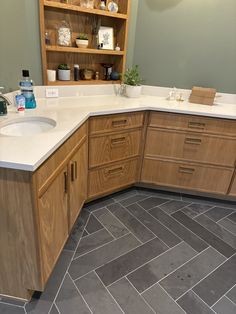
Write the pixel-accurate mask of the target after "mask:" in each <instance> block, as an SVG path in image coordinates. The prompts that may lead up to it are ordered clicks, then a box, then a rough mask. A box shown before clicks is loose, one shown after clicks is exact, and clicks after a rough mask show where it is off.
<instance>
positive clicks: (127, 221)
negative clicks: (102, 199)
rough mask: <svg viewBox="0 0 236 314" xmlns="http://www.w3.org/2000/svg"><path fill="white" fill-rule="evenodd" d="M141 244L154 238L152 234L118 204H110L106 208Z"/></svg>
mask: <svg viewBox="0 0 236 314" xmlns="http://www.w3.org/2000/svg"><path fill="white" fill-rule="evenodd" d="M107 208H108V209H109V211H110V212H111V213H112V214H113V215H115V216H116V217H117V218H118V219H119V220H120V221H121V222H122V223H123V224H124V225H125V226H126V227H127V228H128V229H129V230H130V231H131V232H132V233H133V234H134V235H135V236H136V237H137V238H138V239H139V240H140V241H141V242H143V243H145V242H147V241H149V240H151V239H153V238H154V236H155V235H154V234H153V233H152V232H151V231H150V230H149V229H147V228H146V227H145V226H144V225H143V224H141V223H140V222H139V220H138V219H136V218H135V217H134V216H132V215H131V214H130V213H129V212H128V211H127V210H126V209H125V208H124V207H123V206H121V205H120V204H118V203H116V204H112V205H110V206H108V207H107Z"/></svg>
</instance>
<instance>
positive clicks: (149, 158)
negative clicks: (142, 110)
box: [141, 112, 236, 194]
mask: <svg viewBox="0 0 236 314" xmlns="http://www.w3.org/2000/svg"><path fill="white" fill-rule="evenodd" d="M235 160H236V122H235V121H232V120H225V119H216V118H206V117H198V116H190V115H182V114H171V113H161V112H151V113H150V118H149V123H148V128H147V137H146V144H145V151H144V162H143V167H142V175H141V181H142V182H144V183H149V184H156V185H158V186H168V187H174V188H184V189H186V190H193V191H200V192H207V193H214V194H227V193H228V189H229V186H230V182H231V180H232V175H233V172H234V167H235Z"/></svg>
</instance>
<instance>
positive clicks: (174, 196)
mask: <svg viewBox="0 0 236 314" xmlns="http://www.w3.org/2000/svg"><path fill="white" fill-rule="evenodd" d="M137 192H138V193H141V194H145V195H147V196H154V197H158V198H166V199H169V200H181V198H182V197H181V194H180V193H175V192H170V191H164V190H155V189H145V188H144V189H142V188H137Z"/></svg>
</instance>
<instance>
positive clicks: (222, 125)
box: [149, 112, 236, 137]
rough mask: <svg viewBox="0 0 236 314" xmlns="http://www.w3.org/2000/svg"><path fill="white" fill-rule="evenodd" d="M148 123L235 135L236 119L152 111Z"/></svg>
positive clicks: (163, 126) (164, 126)
mask: <svg viewBox="0 0 236 314" xmlns="http://www.w3.org/2000/svg"><path fill="white" fill-rule="evenodd" d="M149 125H150V126H153V127H160V128H169V129H183V130H190V131H193V132H206V133H212V134H219V135H230V136H234V137H236V121H233V120H226V119H218V118H206V117H202V116H191V115H184V114H174V113H163V112H152V113H151V115H150V121H149Z"/></svg>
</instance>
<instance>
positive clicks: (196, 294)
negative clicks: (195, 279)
mask: <svg viewBox="0 0 236 314" xmlns="http://www.w3.org/2000/svg"><path fill="white" fill-rule="evenodd" d="M190 291H192V293H193V294H195V296H197V297H198V298H199V299H200V300H201V301H202V302H203V303H204V304H205V305H206V306H207V307H208V308H209V309H211V310H212V311H213V312H214V313H215V314H217V313H216V311H215V310H213V309H212V308H211V307H210V306H209V305H208V304H207V303H206V302H205V301H204V300H203V299H202V298H200V297H199V295H198V294H196V292H194V291H193V290H190Z"/></svg>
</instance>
